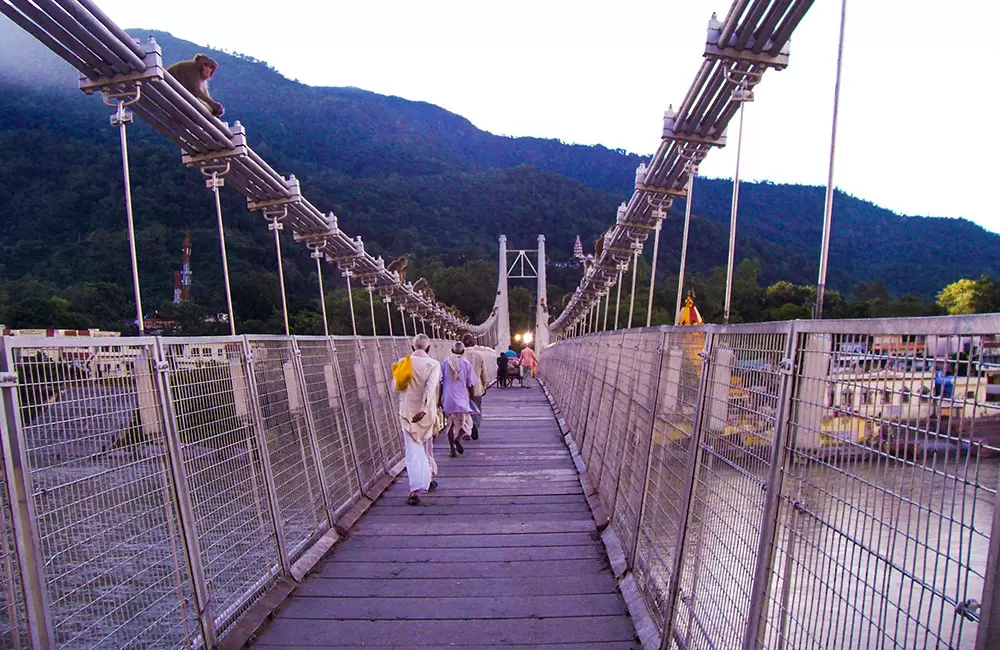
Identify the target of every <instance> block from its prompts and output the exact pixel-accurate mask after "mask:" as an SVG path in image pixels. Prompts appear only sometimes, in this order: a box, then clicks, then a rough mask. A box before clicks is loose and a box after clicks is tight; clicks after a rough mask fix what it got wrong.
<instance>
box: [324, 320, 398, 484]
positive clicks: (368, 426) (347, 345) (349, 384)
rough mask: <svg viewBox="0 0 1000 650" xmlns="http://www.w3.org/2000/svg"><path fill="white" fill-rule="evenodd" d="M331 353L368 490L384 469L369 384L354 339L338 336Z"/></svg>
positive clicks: (362, 474) (355, 448)
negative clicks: (338, 375) (333, 356)
mask: <svg viewBox="0 0 1000 650" xmlns="http://www.w3.org/2000/svg"><path fill="white" fill-rule="evenodd" d="M335 343H336V347H335V349H334V354H335V355H336V357H337V365H338V366H339V368H340V380H341V390H342V393H343V397H344V409H345V411H346V413H347V423H348V427H349V429H350V435H351V436H352V437H353V438H354V450H355V453H356V454H357V461H358V471H359V472H360V474H361V481H362V483H363V485H362V489H363V490H367V489H368V488H369V487H371V485H372V483H374V482H375V480H376V479H377V478H378V477H379V476H381V475H382V474H383V473H384V472H385V462H384V461H383V459H382V450H381V447H380V445H379V440H378V429H377V428H376V420H375V417H374V414H373V413H372V406H371V401H370V400H369V395H368V394H369V390H370V386H369V383H368V373H366V371H365V367H364V361H363V359H362V357H361V353H360V346H359V343H358V341H357V340H356V339H337V340H336V342H335Z"/></svg>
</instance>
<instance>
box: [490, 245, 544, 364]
mask: <svg viewBox="0 0 1000 650" xmlns="http://www.w3.org/2000/svg"><path fill="white" fill-rule="evenodd" d="M510 255H514V256H515V257H514V260H513V261H510V257H509V256H510ZM532 255H534V256H535V261H534V262H532V260H531V257H530V256H532ZM508 279H515V280H523V279H535V280H537V282H538V284H537V290H536V291H535V332H534V337H535V338H534V342H535V349H536V350H541V349H542V348H545V347H547V346H548V345H549V306H548V296H547V294H546V289H545V287H546V279H545V235H539V236H538V248H537V249H535V250H532V249H530V248H528V249H519V250H507V236H506V235H501V236H500V275H499V280H498V288H497V307H498V311H497V349H498V350H506V349H507V347H508V346H509V345H510V307H509V305H508V302H507V280H508Z"/></svg>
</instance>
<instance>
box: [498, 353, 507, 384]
mask: <svg viewBox="0 0 1000 650" xmlns="http://www.w3.org/2000/svg"><path fill="white" fill-rule="evenodd" d="M506 387H507V355H506V354H504V353H503V352H501V353H500V356H498V357H497V388H506Z"/></svg>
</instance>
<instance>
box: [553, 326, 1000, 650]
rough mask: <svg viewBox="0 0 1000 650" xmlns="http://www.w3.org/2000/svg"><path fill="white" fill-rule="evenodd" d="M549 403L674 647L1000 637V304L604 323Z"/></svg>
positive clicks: (559, 366) (562, 361)
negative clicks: (746, 320) (768, 318)
mask: <svg viewBox="0 0 1000 650" xmlns="http://www.w3.org/2000/svg"><path fill="white" fill-rule="evenodd" d="M539 371H540V375H541V377H542V380H543V382H544V384H545V387H546V390H547V391H548V392H549V394H550V397H551V399H552V400H553V402H554V403H555V405H556V406H557V408H558V409H559V411H560V412H561V414H562V415H563V419H564V421H565V423H566V426H567V427H568V428H569V429H570V434H571V436H572V438H573V440H574V442H575V443H576V447H577V449H578V450H579V453H580V455H581V457H582V459H583V461H584V463H585V464H586V466H587V473H588V475H589V479H590V484H591V485H592V486H593V489H594V490H595V491H596V492H597V495H598V496H599V498H600V499H601V502H602V505H603V506H604V507H605V508H606V509H607V512H608V513H609V518H610V524H609V525H610V527H611V528H612V529H613V531H614V533H615V534H616V535H617V536H618V537H619V539H620V541H621V545H622V548H623V550H624V555H625V558H626V561H627V563H628V570H629V571H631V573H632V575H633V576H634V578H635V581H636V584H637V586H638V589H639V592H640V593H641V595H642V597H643V599H644V601H645V604H646V606H647V608H648V610H649V612H650V616H651V618H652V619H653V621H654V623H655V625H656V628H657V630H658V632H659V635H660V641H659V643H660V645H661V647H662V648H679V649H687V648H719V649H722V648H745V649H750V648H777V649H784V648H824V649H825V648H977V649H979V650H985V648H995V647H998V645H997V644H998V643H1000V631H998V626H1000V620H998V619H1000V603H998V602H997V601H998V597H1000V577H998V576H1000V571H998V563H1000V509H998V508H997V484H998V472H1000V461H998V457H1000V316H996V315H984V316H969V317H946V318H924V319H887V320H865V321H796V322H791V323H768V324H759V325H744V326H728V327H725V326H704V327H693V328H646V329H641V330H627V331H615V332H606V333H599V334H592V335H588V336H584V337H580V338H574V339H570V340H566V341H562V342H559V343H557V344H556V345H554V346H552V347H550V348H548V349H546V350H545V351H544V353H543V355H542V362H541V363H540V365H539Z"/></svg>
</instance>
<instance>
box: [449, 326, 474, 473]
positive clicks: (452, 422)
mask: <svg viewBox="0 0 1000 650" xmlns="http://www.w3.org/2000/svg"><path fill="white" fill-rule="evenodd" d="M464 354H465V346H464V345H462V343H461V341H455V345H453V346H452V348H451V354H449V355H448V358H447V359H445V360H444V361H442V362H441V387H442V389H441V408H443V409H444V422H445V424H444V428H445V430H446V431H447V432H448V449H449V455H450V456H451V457H452V458H454V457H455V452H456V451H457V452H458V453H460V454H464V453H465V448H464V447H462V435H463V434H465V433H469V434H471V433H472V414H473V413H475V412H476V405H475V404H473V403H472V394H473V388H474V386H475V381H474V380H473V379H472V364H470V363H469V362H468V361H466V360H465V359H463V358H462V356H463V355H464Z"/></svg>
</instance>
